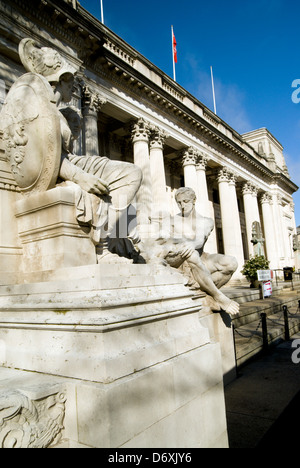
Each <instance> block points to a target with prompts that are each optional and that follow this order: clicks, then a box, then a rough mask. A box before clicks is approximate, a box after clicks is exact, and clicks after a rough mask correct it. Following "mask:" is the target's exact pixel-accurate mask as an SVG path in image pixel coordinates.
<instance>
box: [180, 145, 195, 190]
mask: <svg viewBox="0 0 300 468" xmlns="http://www.w3.org/2000/svg"><path fill="white" fill-rule="evenodd" d="M181 156H182V165H183V174H184V186H185V187H190V188H192V189H193V190H194V191H195V193H196V196H197V199H198V198H199V196H198V181H197V172H196V157H197V153H196V151H195V149H194V148H192V147H190V148H187V149H185V150H184V151H183V152H182V153H181Z"/></svg>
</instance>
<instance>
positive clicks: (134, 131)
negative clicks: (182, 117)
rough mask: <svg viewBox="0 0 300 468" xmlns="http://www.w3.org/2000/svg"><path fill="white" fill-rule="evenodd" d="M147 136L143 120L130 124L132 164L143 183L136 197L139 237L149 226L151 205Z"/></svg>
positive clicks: (147, 124) (148, 128)
mask: <svg viewBox="0 0 300 468" xmlns="http://www.w3.org/2000/svg"><path fill="white" fill-rule="evenodd" d="M149 135H150V126H149V123H148V122H146V121H145V120H144V119H138V120H137V121H136V122H133V123H132V124H131V138H132V143H133V162H134V164H136V165H137V166H138V167H139V168H140V169H141V170H142V173H143V181H142V184H141V187H140V189H139V191H138V193H137V195H136V202H137V208H136V211H137V223H138V226H139V231H140V234H141V236H143V235H144V234H146V233H147V226H149V224H150V217H151V205H152V187H151V173H150V159H149ZM144 231H145V233H144ZM143 233H144V234H143Z"/></svg>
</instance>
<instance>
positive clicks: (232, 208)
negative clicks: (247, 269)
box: [218, 168, 244, 279]
mask: <svg viewBox="0 0 300 468" xmlns="http://www.w3.org/2000/svg"><path fill="white" fill-rule="evenodd" d="M218 183H219V195H220V209H221V221H222V232H223V241H224V251H225V254H226V255H231V256H233V257H235V258H236V259H237V261H238V268H237V271H236V272H235V273H234V275H233V278H236V279H238V278H241V277H242V275H241V273H240V270H241V269H242V267H243V264H244V251H243V243H242V234H241V224H240V216H239V211H238V204H237V197H236V190H235V181H234V176H233V174H232V173H230V172H229V171H228V170H227V169H226V168H223V169H221V170H220V171H219V173H218Z"/></svg>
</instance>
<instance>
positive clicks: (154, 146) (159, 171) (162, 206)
mask: <svg viewBox="0 0 300 468" xmlns="http://www.w3.org/2000/svg"><path fill="white" fill-rule="evenodd" d="M167 136H168V135H167V134H166V133H165V132H164V131H163V130H161V129H160V128H158V127H155V128H153V129H152V132H151V136H150V171H151V181H152V194H153V204H154V207H153V208H154V210H155V211H156V212H158V211H159V212H165V213H167V212H169V211H170V207H169V204H168V196H167V187H166V174H165V164H164V153H163V148H164V142H165V140H166V138H167Z"/></svg>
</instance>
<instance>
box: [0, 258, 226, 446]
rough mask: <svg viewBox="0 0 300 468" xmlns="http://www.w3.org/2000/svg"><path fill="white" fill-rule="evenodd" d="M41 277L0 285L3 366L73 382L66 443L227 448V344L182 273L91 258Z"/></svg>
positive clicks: (64, 434)
mask: <svg viewBox="0 0 300 468" xmlns="http://www.w3.org/2000/svg"><path fill="white" fill-rule="evenodd" d="M34 276H35V274H34V273H32V274H31V276H29V278H28V280H29V281H34ZM41 279H42V280H43V282H37V283H33V282H32V283H28V284H20V285H15V286H6V287H5V286H2V287H0V319H1V322H0V365H1V366H3V367H4V368H8V367H9V368H15V369H16V368H18V369H21V370H22V369H23V370H24V371H25V370H26V372H25V375H26V376H28V375H32V377H33V378H34V376H36V375H38V374H37V373H39V374H40V375H41V376H43V377H44V378H46V377H47V378H50V379H53V382H56V383H57V380H58V379H59V381H60V382H63V383H66V385H67V387H66V388H67V390H66V393H64V392H63V390H60V392H61V393H64V394H65V395H66V401H65V405H66V406H65V408H66V410H65V411H66V413H65V414H66V416H65V419H64V424H63V425H64V429H63V430H62V441H61V444H62V446H67V447H71V446H82V445H83V446H89V447H227V445H228V442H227V432H226V418H225V405H224V393H223V372H222V361H221V352H220V346H219V344H218V343H214V342H213V341H212V340H211V338H210V336H209V332H208V329H207V328H206V327H205V326H203V325H202V324H201V321H200V319H201V302H200V301H199V300H197V299H193V296H192V293H191V292H190V291H189V289H188V288H186V287H185V286H184V280H183V277H182V275H180V274H179V273H178V272H177V271H176V270H173V269H169V268H165V267H160V266H149V265H119V266H118V271H117V273H116V266H115V265H106V267H105V272H104V271H103V268H102V267H101V265H94V266H92V265H90V266H86V267H78V268H69V269H68V268H66V269H62V270H59V271H53V272H44V276H43V277H42V278H40V280H41ZM31 372H33V373H31ZM46 374H47V375H46ZM27 378H28V377H27ZM19 383H20V382H19ZM4 387H5V382H4V385H2V387H1V372H0V397H1V394H2V393H5V392H4ZM10 388H18V390H19V389H20V386H19V385H18V386H17V387H16V386H15V387H14V386H12V385H10ZM0 417H1V412H0Z"/></svg>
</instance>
